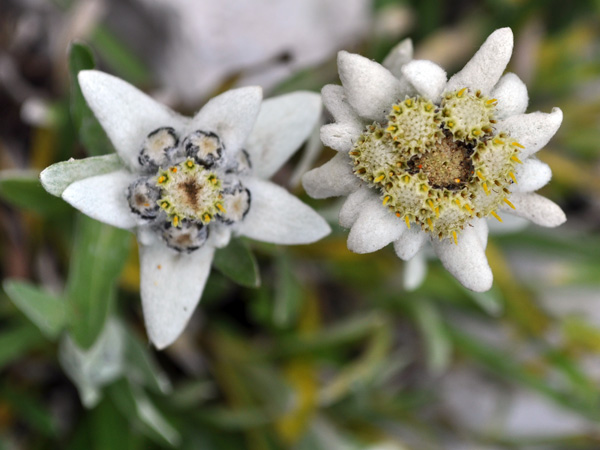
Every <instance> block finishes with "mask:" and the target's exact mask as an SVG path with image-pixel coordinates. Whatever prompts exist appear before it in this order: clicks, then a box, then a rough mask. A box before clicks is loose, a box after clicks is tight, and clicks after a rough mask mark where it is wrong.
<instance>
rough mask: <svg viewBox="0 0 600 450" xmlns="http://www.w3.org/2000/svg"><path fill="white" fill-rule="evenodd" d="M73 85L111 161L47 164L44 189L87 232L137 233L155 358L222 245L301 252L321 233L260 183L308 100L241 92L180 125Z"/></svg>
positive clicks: (292, 146)
mask: <svg viewBox="0 0 600 450" xmlns="http://www.w3.org/2000/svg"><path fill="white" fill-rule="evenodd" d="M79 83H80V85H81V89H82V91H83V95H84V97H85V99H86V101H87V103H88V104H89V106H90V107H91V109H92V111H93V112H94V114H95V115H96V117H97V118H98V120H99V121H100V124H101V125H102V127H103V128H104V130H105V131H106V133H107V135H108V137H109V138H110V140H111V141H112V143H113V145H114V147H115V149H116V151H117V154H118V156H117V155H109V156H104V157H92V158H86V159H83V160H79V161H75V160H71V161H67V162H63V163H58V164H55V165H53V166H51V167H49V168H47V169H46V170H44V171H43V172H42V174H41V180H42V184H43V185H44V187H45V188H46V190H48V191H49V192H50V193H52V194H54V195H60V196H62V198H63V199H64V200H66V201H67V202H68V203H70V204H71V205H73V206H74V207H75V208H77V209H79V210H80V211H82V212H83V213H85V214H87V215H88V216H90V217H92V218H94V219H96V220H100V221H102V222H105V223H107V224H110V225H113V226H115V227H119V228H125V229H130V230H135V232H136V233H137V237H138V242H139V244H140V269H141V296H142V306H143V311H144V319H145V322H146V328H147V330H148V335H149V338H150V340H151V341H152V343H153V344H154V345H155V346H156V347H157V348H159V349H162V348H164V347H166V346H167V345H169V344H171V343H172V342H173V341H174V340H175V339H177V337H178V336H179V335H180V334H181V332H182V331H183V329H184V328H185V326H186V324H187V322H188V320H189V318H190V316H191V314H192V312H193V311H194V308H195V307H196V305H197V303H198V301H199V300H200V297H201V295H202V291H203V289H204V285H205V283H206V279H207V278H208V274H209V272H210V267H211V263H212V259H213V254H214V252H215V249H216V248H221V247H224V246H226V245H227V244H228V242H229V240H230V237H231V235H232V234H234V235H241V236H247V237H250V238H252V239H256V240H260V241H265V242H271V243H276V244H306V243H310V242H314V241H317V240H319V239H321V238H322V237H323V236H325V235H327V234H328V233H329V231H330V228H329V226H328V225H327V223H326V222H325V221H324V220H323V219H322V218H321V217H320V216H319V215H318V214H317V213H316V212H315V211H313V210H312V209H311V208H310V207H308V206H307V205H305V204H304V203H302V202H301V201H300V200H298V199H297V198H296V197H294V196H293V195H291V194H290V193H288V192H287V191H286V190H285V189H283V188H282V187H280V186H277V185H275V184H273V183H271V182H269V181H266V179H267V178H269V177H270V176H271V175H273V174H274V173H275V172H276V171H277V170H278V169H279V168H280V167H281V166H282V165H283V164H284V163H285V162H286V161H287V159H288V158H289V157H290V156H291V155H292V153H293V152H294V151H295V150H297V149H298V147H299V146H300V145H301V144H302V142H304V140H305V139H306V138H307V137H308V136H309V134H310V133H311V130H312V129H313V128H314V126H315V125H316V123H317V121H318V118H319V116H320V112H321V102H320V99H319V96H318V95H317V94H313V93H309V92H297V93H292V94H287V95H282V96H280V97H276V98H273V99H269V100H266V101H264V102H262V90H261V89H260V88H259V87H246V88H240V89H235V90H231V91H228V92H225V93H224V94H221V95H219V96H217V97H215V98H213V99H212V100H210V101H209V102H208V103H207V104H206V105H205V106H204V107H203V108H202V109H201V110H200V111H199V112H198V113H197V114H196V115H195V116H194V117H193V118H187V117H183V116H181V115H179V114H177V113H175V112H173V111H172V110H170V109H169V108H167V107H166V106H164V105H161V104H159V103H157V102H156V101H154V100H153V99H152V98H150V97H148V96H147V95H146V94H144V93H142V92H141V91H139V90H138V89H136V88H135V87H133V86H131V85H130V84H128V83H126V82H124V81H123V80H120V79H118V78H115V77H113V76H111V75H108V74H105V73H102V72H98V71H82V72H80V74H79ZM261 102H262V103H261Z"/></svg>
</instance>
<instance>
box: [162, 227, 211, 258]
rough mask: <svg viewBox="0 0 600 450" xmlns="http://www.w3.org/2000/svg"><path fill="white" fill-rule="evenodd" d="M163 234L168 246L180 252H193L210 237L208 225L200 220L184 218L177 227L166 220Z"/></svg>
mask: <svg viewBox="0 0 600 450" xmlns="http://www.w3.org/2000/svg"><path fill="white" fill-rule="evenodd" d="M161 236H162V238H163V240H164V241H165V242H166V244H167V246H168V247H170V248H172V249H173V250H177V251H178V252H185V253H191V252H193V251H194V250H198V249H199V248H200V247H202V245H203V244H204V243H205V242H206V240H207V239H208V227H207V226H204V225H203V224H202V223H201V222H199V221H192V220H187V219H184V220H182V221H181V223H180V224H179V226H177V227H175V226H173V225H172V224H171V222H164V225H162V232H161Z"/></svg>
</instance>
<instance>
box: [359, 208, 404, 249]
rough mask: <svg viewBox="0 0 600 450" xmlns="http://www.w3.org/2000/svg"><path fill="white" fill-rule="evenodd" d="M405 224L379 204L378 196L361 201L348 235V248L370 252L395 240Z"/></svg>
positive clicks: (400, 234)
mask: <svg viewBox="0 0 600 450" xmlns="http://www.w3.org/2000/svg"><path fill="white" fill-rule="evenodd" d="M405 230H406V224H405V223H404V222H402V221H401V220H400V219H398V218H397V217H396V216H395V215H394V214H393V213H392V212H390V210H389V209H388V208H387V207H385V206H383V205H382V204H381V200H379V198H370V199H369V200H368V201H367V202H365V203H363V206H362V209H361V211H360V213H359V215H358V218H357V219H356V221H355V222H354V225H352V228H351V229H350V234H349V235H348V249H350V250H351V251H353V252H355V253H371V252H374V251H377V250H379V249H380V248H383V247H385V246H386V245H388V244H389V243H390V242H393V241H395V240H397V239H398V238H399V237H400V236H402V233H403V232H404V231H405Z"/></svg>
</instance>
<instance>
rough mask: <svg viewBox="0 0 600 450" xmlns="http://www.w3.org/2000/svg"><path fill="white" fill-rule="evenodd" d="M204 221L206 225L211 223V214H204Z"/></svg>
mask: <svg viewBox="0 0 600 450" xmlns="http://www.w3.org/2000/svg"><path fill="white" fill-rule="evenodd" d="M204 221H205V222H206V223H210V215H209V214H204Z"/></svg>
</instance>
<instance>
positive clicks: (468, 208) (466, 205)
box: [465, 203, 473, 215]
mask: <svg viewBox="0 0 600 450" xmlns="http://www.w3.org/2000/svg"><path fill="white" fill-rule="evenodd" d="M465 209H466V210H467V211H469V214H471V215H472V214H473V210H472V209H471V207H470V206H469V205H468V204H466V203H465Z"/></svg>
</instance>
